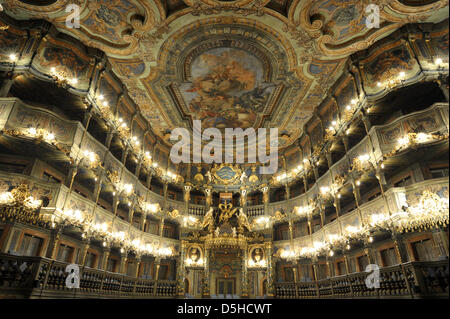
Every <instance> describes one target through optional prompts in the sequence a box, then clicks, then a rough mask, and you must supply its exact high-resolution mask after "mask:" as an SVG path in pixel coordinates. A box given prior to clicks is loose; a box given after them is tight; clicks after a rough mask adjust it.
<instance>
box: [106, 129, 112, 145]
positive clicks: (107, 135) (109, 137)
mask: <svg viewBox="0 0 450 319" xmlns="http://www.w3.org/2000/svg"><path fill="white" fill-rule="evenodd" d="M113 137H114V132H113V130H112V129H109V131H108V133H106V141H105V146H106V148H107V149H108V150H109V148H110V147H111V142H112V139H113Z"/></svg>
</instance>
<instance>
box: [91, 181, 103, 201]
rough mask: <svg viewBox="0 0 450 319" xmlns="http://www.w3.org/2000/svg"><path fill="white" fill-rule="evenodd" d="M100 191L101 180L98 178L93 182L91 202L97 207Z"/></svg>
mask: <svg viewBox="0 0 450 319" xmlns="http://www.w3.org/2000/svg"><path fill="white" fill-rule="evenodd" d="M101 190H102V178H98V179H97V181H96V182H95V186H94V192H93V193H92V201H93V202H94V203H95V204H96V205H97V203H98V198H99V197H100V192H101Z"/></svg>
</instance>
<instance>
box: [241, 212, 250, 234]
mask: <svg viewBox="0 0 450 319" xmlns="http://www.w3.org/2000/svg"><path fill="white" fill-rule="evenodd" d="M238 225H239V232H240V233H243V232H244V227H245V228H247V229H248V230H249V231H251V230H252V226H251V225H250V223H249V222H248V218H247V215H245V213H244V209H243V208H239V215H238Z"/></svg>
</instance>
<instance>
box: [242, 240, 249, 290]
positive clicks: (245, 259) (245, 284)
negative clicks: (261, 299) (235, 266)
mask: <svg viewBox="0 0 450 319" xmlns="http://www.w3.org/2000/svg"><path fill="white" fill-rule="evenodd" d="M242 253H243V256H242V273H241V298H248V270H247V265H248V248H247V246H245V247H244V248H243V249H242Z"/></svg>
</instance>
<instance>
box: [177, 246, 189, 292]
mask: <svg viewBox="0 0 450 319" xmlns="http://www.w3.org/2000/svg"><path fill="white" fill-rule="evenodd" d="M186 244H187V241H185V240H182V241H181V244H180V258H179V259H178V269H177V295H178V297H179V298H183V297H184V296H185V294H186V293H189V291H185V283H184V282H185V280H186V269H185V267H184V260H185V259H186Z"/></svg>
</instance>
